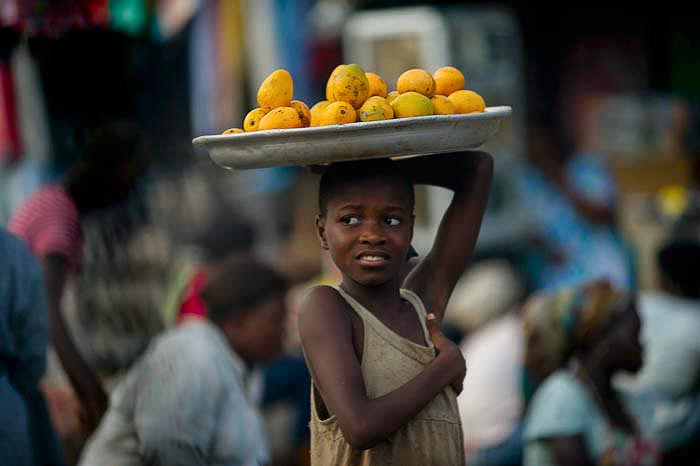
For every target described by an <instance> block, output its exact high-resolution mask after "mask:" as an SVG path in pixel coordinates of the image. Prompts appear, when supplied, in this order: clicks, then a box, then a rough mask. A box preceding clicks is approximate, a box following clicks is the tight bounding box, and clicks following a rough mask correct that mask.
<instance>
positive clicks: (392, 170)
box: [318, 159, 415, 216]
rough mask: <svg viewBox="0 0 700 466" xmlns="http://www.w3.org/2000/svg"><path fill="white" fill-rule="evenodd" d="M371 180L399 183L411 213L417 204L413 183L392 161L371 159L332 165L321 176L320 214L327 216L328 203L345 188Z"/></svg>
mask: <svg viewBox="0 0 700 466" xmlns="http://www.w3.org/2000/svg"><path fill="white" fill-rule="evenodd" d="M370 178H383V179H386V180H387V181H388V182H394V183H398V184H399V185H401V186H403V187H404V188H405V190H406V196H407V199H408V203H409V206H410V210H411V213H413V207H414V204H415V194H414V191H413V182H412V181H411V180H410V179H409V178H408V177H407V176H406V175H404V174H403V173H402V172H401V170H399V169H398V167H397V166H396V163H395V162H394V161H392V160H391V159H371V160H361V161H352V162H338V163H334V164H331V165H330V166H329V167H328V169H327V170H326V171H325V172H324V173H323V175H322V176H321V181H320V183H319V188H318V212H319V215H321V216H325V215H326V212H327V210H328V202H329V200H330V199H332V198H333V196H334V195H335V194H337V193H338V192H340V191H342V190H343V187H345V186H347V185H349V184H352V183H360V182H362V181H363V180H367V179H370Z"/></svg>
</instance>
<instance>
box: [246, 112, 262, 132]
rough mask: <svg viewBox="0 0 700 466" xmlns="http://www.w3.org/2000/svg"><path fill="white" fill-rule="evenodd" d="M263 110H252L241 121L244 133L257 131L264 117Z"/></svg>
mask: <svg viewBox="0 0 700 466" xmlns="http://www.w3.org/2000/svg"><path fill="white" fill-rule="evenodd" d="M265 113H267V112H265V110H263V109H262V108H254V109H253V110H251V111H250V112H248V114H247V115H246V116H245V119H243V129H244V130H245V131H257V130H258V126H259V125H260V120H261V119H262V117H264V116H265Z"/></svg>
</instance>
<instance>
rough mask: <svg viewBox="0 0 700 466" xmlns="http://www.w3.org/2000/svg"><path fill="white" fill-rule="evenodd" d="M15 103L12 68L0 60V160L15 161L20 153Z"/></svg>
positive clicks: (20, 145) (20, 146)
mask: <svg viewBox="0 0 700 466" xmlns="http://www.w3.org/2000/svg"><path fill="white" fill-rule="evenodd" d="M16 104H17V102H16V100H15V85H14V78H13V76H12V69H11V67H10V65H9V63H3V62H0V162H2V161H4V160H6V159H10V160H12V161H16V160H17V159H19V157H20V155H21V153H22V144H21V139H20V133H19V124H18V121H17V105H16Z"/></svg>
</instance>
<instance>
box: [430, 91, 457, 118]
mask: <svg viewBox="0 0 700 466" xmlns="http://www.w3.org/2000/svg"><path fill="white" fill-rule="evenodd" d="M430 101H431V102H432V103H433V107H434V108H435V115H451V114H453V113H455V105H454V104H453V103H452V101H451V100H450V99H448V98H447V97H445V96H444V95H438V94H435V95H434V96H432V97H431V98H430Z"/></svg>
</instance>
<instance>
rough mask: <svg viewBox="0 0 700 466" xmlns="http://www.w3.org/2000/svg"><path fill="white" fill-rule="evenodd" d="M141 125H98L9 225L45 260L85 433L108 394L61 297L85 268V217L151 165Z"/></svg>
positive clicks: (54, 335)
mask: <svg viewBox="0 0 700 466" xmlns="http://www.w3.org/2000/svg"><path fill="white" fill-rule="evenodd" d="M141 142H142V140H141V137H140V132H139V130H138V127H137V126H136V125H135V124H134V123H133V122H131V121H129V120H126V119H118V120H113V121H110V122H108V123H106V124H102V125H96V127H95V129H94V130H91V131H89V132H88V134H87V136H86V138H85V144H84V145H83V149H82V152H81V153H80V154H79V156H78V158H77V160H76V162H75V163H74V164H73V165H72V166H71V167H70V169H69V170H68V171H67V173H66V174H65V176H64V177H63V178H62V179H61V180H60V181H58V182H56V183H50V184H46V185H44V186H42V187H40V188H39V189H38V190H37V191H35V192H34V193H33V194H32V195H31V196H30V197H29V198H28V199H27V200H26V201H25V202H24V203H23V204H22V205H20V206H19V208H18V209H17V210H16V211H15V212H14V213H13V215H12V217H11V218H10V222H9V225H8V229H9V230H10V231H11V232H12V233H14V234H15V235H17V236H18V237H19V238H21V239H22V240H23V241H24V242H25V243H26V245H27V246H28V248H29V250H30V251H31V252H32V254H33V255H34V256H35V257H36V258H37V260H38V261H39V262H40V264H41V266H42V269H43V274H44V285H45V291H46V296H47V300H48V307H49V342H50V344H51V345H52V347H53V348H54V350H55V351H56V354H57V355H58V358H59V360H60V362H61V365H62V366H63V369H64V371H65V373H66V375H67V376H68V379H69V380H70V383H71V385H72V387H73V390H74V391H75V393H76V395H77V396H78V398H79V399H80V402H81V404H82V408H83V410H84V415H85V417H84V423H85V426H84V428H85V430H86V434H87V433H89V432H91V431H93V430H94V429H95V428H96V427H97V424H98V423H99V420H100V418H101V417H102V415H103V414H104V412H105V410H106V409H107V402H108V401H107V395H106V394H105V391H104V389H103V387H102V386H101V383H100V381H99V379H98V378H97V376H96V375H95V374H94V373H93V371H92V370H91V369H90V367H89V366H88V364H87V363H86V362H85V360H84V359H83V357H82V356H81V355H80V353H79V351H78V349H77V347H76V345H75V343H74V342H73V341H72V339H71V336H70V334H69V332H68V326H67V324H66V321H65V318H64V316H63V314H62V309H61V300H62V296H63V293H64V289H65V285H66V281H67V279H68V278H69V277H70V276H71V275H75V274H78V273H80V267H81V261H82V249H83V230H82V220H83V219H84V217H85V216H86V215H88V214H90V213H91V212H95V211H98V210H101V209H105V208H108V207H111V206H114V205H115V204H118V203H120V202H122V201H124V200H126V198H127V197H128V196H129V194H130V193H131V192H132V190H133V188H134V187H135V186H136V182H137V181H138V179H139V177H140V175H141V174H142V173H143V172H144V170H145V168H146V158H145V151H143V150H142V148H143V146H142V144H141Z"/></svg>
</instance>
